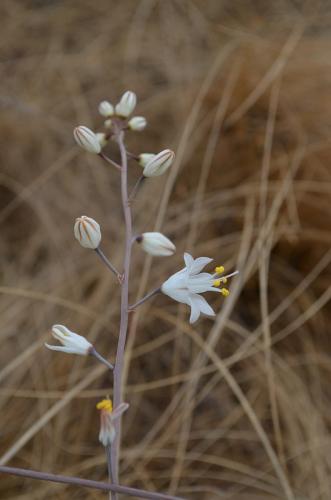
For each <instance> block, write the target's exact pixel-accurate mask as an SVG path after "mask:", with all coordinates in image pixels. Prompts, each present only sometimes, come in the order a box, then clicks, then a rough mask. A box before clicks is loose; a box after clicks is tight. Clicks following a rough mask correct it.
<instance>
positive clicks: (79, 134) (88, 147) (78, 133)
mask: <svg viewBox="0 0 331 500" xmlns="http://www.w3.org/2000/svg"><path fill="white" fill-rule="evenodd" d="M74 138H75V140H76V142H77V144H78V146H80V147H81V148H83V149H85V151H88V152H89V153H95V154H99V153H100V151H101V146H100V143H99V141H98V138H97V135H96V134H95V133H94V132H93V131H92V130H90V129H89V128H88V127H84V126H83V125H80V126H79V127H76V128H75V129H74Z"/></svg>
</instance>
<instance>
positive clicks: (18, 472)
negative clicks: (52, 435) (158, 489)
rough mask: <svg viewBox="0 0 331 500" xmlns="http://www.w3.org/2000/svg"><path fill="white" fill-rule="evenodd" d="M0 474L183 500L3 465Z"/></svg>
mask: <svg viewBox="0 0 331 500" xmlns="http://www.w3.org/2000/svg"><path fill="white" fill-rule="evenodd" d="M0 473H3V474H11V475H13V476H20V477H25V478H30V479H38V480H40V481H51V482H53V483H62V484H70V485H75V486H82V487H83V488H92V489H95V490H102V491H112V492H116V493H123V494H125V495H129V496H132V497H135V498H148V499H150V500H184V499H183V498H180V497H173V496H170V495H165V494H163V493H152V492H149V491H144V490H138V489H136V488H129V487H127V486H120V485H115V484H110V483H105V482H103V481H93V480H91V479H83V478H81V477H71V476H63V475H60V474H50V473H48V472H38V471H35V470H29V469H19V468H17V467H6V466H4V465H1V466H0Z"/></svg>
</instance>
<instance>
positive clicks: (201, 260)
mask: <svg viewBox="0 0 331 500" xmlns="http://www.w3.org/2000/svg"><path fill="white" fill-rule="evenodd" d="M212 261H213V259H210V258H209V257H198V258H197V259H195V260H194V262H193V263H192V265H191V266H190V270H189V271H190V274H198V273H199V272H200V271H202V269H203V268H204V267H205V266H206V265H207V264H209V263H210V262H212Z"/></svg>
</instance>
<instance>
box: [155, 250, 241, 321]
mask: <svg viewBox="0 0 331 500" xmlns="http://www.w3.org/2000/svg"><path fill="white" fill-rule="evenodd" d="M212 260H213V259H210V258H209V257H199V258H197V259H193V257H192V256H191V255H190V254H189V253H185V254H184V261H185V267H184V269H182V270H181V271H178V272H177V273H176V274H173V275H172V276H170V278H169V279H168V280H167V281H165V282H164V283H163V285H162V287H161V291H162V292H163V293H164V294H165V295H168V296H169V297H171V298H172V299H174V300H176V301H177V302H181V303H183V304H187V305H188V306H190V307H191V316H190V323H194V322H195V321H197V319H198V318H199V316H200V313H203V314H206V315H207V316H215V312H214V311H213V309H212V308H211V307H210V305H209V304H208V302H207V301H206V299H205V298H204V297H202V296H201V295H200V293H204V292H218V293H221V294H222V295H223V296H227V295H228V294H229V291H228V289H227V288H221V289H219V288H218V287H219V286H220V285H221V283H226V281H227V278H229V277H230V276H234V275H235V274H237V272H238V271H235V272H234V273H231V274H229V275H227V276H223V277H221V276H220V275H221V274H222V273H223V272H224V268H223V267H222V266H219V267H216V269H215V273H214V274H210V273H201V272H200V271H202V269H203V268H204V267H205V266H206V265H207V264H209V263H210V262H212Z"/></svg>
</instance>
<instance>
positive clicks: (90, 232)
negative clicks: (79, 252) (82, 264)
mask: <svg viewBox="0 0 331 500" xmlns="http://www.w3.org/2000/svg"><path fill="white" fill-rule="evenodd" d="M74 234H75V238H76V240H77V241H78V242H79V243H80V244H81V245H82V247H84V248H91V249H92V250H95V249H96V248H98V246H99V244H100V241H101V231H100V226H99V224H98V223H97V221H95V220H94V219H91V217H86V215H82V216H81V217H78V218H77V219H76V222H75V225H74Z"/></svg>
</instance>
